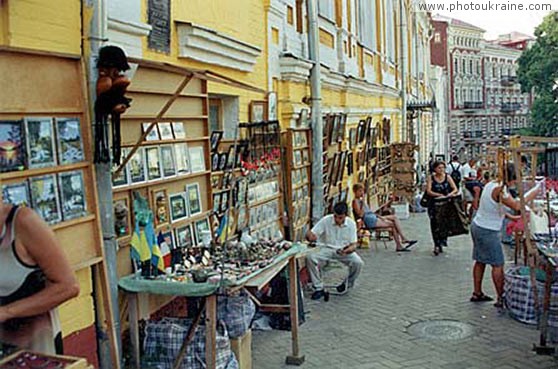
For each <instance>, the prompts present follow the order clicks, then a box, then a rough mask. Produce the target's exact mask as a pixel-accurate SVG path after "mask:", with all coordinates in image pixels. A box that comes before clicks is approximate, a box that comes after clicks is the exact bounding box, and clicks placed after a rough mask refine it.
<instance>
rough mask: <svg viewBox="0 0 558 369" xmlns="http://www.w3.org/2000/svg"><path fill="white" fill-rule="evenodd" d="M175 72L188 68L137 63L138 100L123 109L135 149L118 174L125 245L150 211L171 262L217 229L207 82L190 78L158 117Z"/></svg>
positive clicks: (118, 221)
mask: <svg viewBox="0 0 558 369" xmlns="http://www.w3.org/2000/svg"><path fill="white" fill-rule="evenodd" d="M140 64H141V63H140ZM170 80H173V81H177V84H178V83H179V82H180V81H182V80H183V76H182V75H180V74H178V73H176V74H175V73H168V72H166V71H163V70H160V69H157V68H155V67H153V66H151V65H140V67H139V68H138V70H137V71H136V73H135V75H134V78H133V80H132V83H131V84H130V86H129V87H128V89H127V91H128V92H127V95H129V96H130V97H131V98H133V101H134V104H132V106H131V107H130V109H128V110H127V111H126V113H125V114H123V115H122V117H121V119H122V124H121V126H122V128H121V129H122V133H121V135H122V148H123V150H122V155H123V158H127V157H128V155H129V153H130V152H132V151H135V152H134V154H133V155H132V156H131V157H130V159H129V160H128V161H127V163H126V165H125V166H124V167H123V168H122V171H121V172H120V173H118V175H113V178H112V181H113V183H112V184H113V211H114V221H115V233H116V237H117V239H118V243H119V245H120V247H121V249H122V250H121V251H119V252H124V253H126V252H129V247H130V244H131V242H132V240H133V239H134V236H135V235H136V233H137V232H142V231H143V230H144V228H145V227H146V226H148V225H146V222H144V221H143V220H142V217H143V216H144V214H145V213H146V212H147V213H150V214H151V215H150V216H149V219H150V221H149V222H148V224H150V225H152V227H153V231H154V234H155V237H156V241H157V244H158V246H159V248H160V249H161V253H162V254H163V259H164V264H165V267H172V266H174V262H173V260H174V261H175V262H176V261H178V259H182V258H183V257H185V256H186V255H188V254H189V253H190V252H191V251H192V250H193V249H198V248H199V246H201V245H200V243H201V242H202V239H204V237H205V236H206V235H207V234H208V232H209V234H210V235H211V230H212V228H211V227H210V225H211V223H210V216H211V213H212V205H213V204H212V198H213V193H212V183H211V169H212V161H211V153H212V150H211V149H212V144H213V142H212V141H210V132H209V123H208V95H207V82H206V81H204V80H201V79H196V78H194V79H192V80H191V81H190V82H189V83H188V85H187V86H186V88H185V89H184V90H183V91H182V92H181V93H180V94H179V96H178V97H176V100H175V102H174V103H173V105H172V108H171V109H170V110H169V111H168V112H167V114H166V115H165V116H163V118H161V119H159V120H156V117H157V115H158V114H159V110H158V109H160V107H162V106H164V105H165V103H167V102H168V101H169V99H172V98H173V95H174V88H175V87H172V86H175V85H173V83H168V82H169V81H170ZM154 92H156V93H154ZM153 122H155V124H153ZM151 126H153V127H152V129H151V130H150V131H149V132H148V133H147V135H146V136H145V137H144V138H143V140H141V139H142V137H143V136H144V134H145V133H146V132H147V130H148V129H149V127H151ZM212 139H213V138H212ZM121 162H124V160H122V161H121ZM115 169H116V168H115ZM144 204H145V205H144ZM140 205H141V206H142V207H141V208H138V207H139V206H140ZM143 206H147V209H144V208H143ZM138 214H139V215H138ZM130 268H131V265H130ZM131 271H132V270H128V271H127V273H129V272H131Z"/></svg>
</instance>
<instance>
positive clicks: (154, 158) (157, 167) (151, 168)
mask: <svg viewBox="0 0 558 369" xmlns="http://www.w3.org/2000/svg"><path fill="white" fill-rule="evenodd" d="M145 157H146V162H147V179H148V180H149V181H154V180H157V179H161V177H162V174H161V158H160V156H159V148H158V147H157V146H152V147H148V148H146V149H145Z"/></svg>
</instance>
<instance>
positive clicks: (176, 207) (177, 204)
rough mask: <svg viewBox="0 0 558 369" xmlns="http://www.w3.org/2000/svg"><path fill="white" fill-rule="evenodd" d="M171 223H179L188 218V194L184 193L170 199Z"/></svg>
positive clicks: (173, 195) (171, 196) (176, 194)
mask: <svg viewBox="0 0 558 369" xmlns="http://www.w3.org/2000/svg"><path fill="white" fill-rule="evenodd" d="M169 205H170V215H171V222H177V221H179V220H182V219H186V218H187V217H188V208H187V206H186V194H185V193H184V192H180V193H175V194H172V195H170V197H169Z"/></svg>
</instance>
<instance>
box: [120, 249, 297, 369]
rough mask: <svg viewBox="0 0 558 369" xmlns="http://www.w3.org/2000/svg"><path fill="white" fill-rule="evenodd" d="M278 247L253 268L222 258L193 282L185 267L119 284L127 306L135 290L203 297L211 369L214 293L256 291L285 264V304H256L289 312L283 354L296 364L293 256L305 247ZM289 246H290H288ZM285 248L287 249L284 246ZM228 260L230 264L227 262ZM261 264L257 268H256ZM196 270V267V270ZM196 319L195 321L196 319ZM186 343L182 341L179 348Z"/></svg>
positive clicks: (133, 319)
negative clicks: (288, 335) (286, 349)
mask: <svg viewBox="0 0 558 369" xmlns="http://www.w3.org/2000/svg"><path fill="white" fill-rule="evenodd" d="M282 245H283V246H282V247H281V249H282V250H283V252H281V253H278V254H277V255H276V256H275V257H272V258H271V259H270V260H267V265H265V266H264V265H262V264H261V263H262V262H261V261H256V262H257V264H256V268H255V269H254V268H253V267H254V265H253V264H252V265H250V266H247V267H245V268H238V267H237V266H239V265H238V263H232V261H230V260H229V261H227V262H225V261H222V262H221V263H217V264H216V265H215V266H216V267H218V268H219V269H217V270H216V269H214V268H213V267H211V268H210V270H212V271H214V274H213V275H212V276H211V275H208V276H207V278H208V279H207V280H206V281H201V280H200V281H198V282H197V283H196V282H195V278H196V277H195V275H196V273H199V272H196V271H195V270H192V271H189V270H185V271H184V273H180V275H179V274H175V275H172V276H163V277H161V278H158V279H152V280H147V279H144V278H142V277H141V276H138V275H132V276H128V277H125V278H122V279H121V280H120V282H119V286H120V287H121V288H122V289H123V290H125V291H126V293H127V298H128V301H129V305H130V307H137V304H138V297H137V294H138V293H149V294H157V295H160V294H162V295H170V296H187V297H203V298H204V300H205V303H204V305H205V317H206V318H205V334H206V343H205V348H206V351H205V365H206V366H207V368H210V369H214V368H215V367H216V348H215V342H216V341H215V330H216V327H217V318H216V316H217V295H218V294H227V293H230V292H232V291H236V290H239V289H247V290H248V291H250V293H251V295H252V296H253V295H254V292H255V291H258V290H260V289H261V288H262V287H263V286H264V285H266V284H267V283H268V282H269V281H270V280H271V279H272V278H273V277H274V276H275V275H277V274H278V273H279V272H280V271H281V270H282V269H283V268H285V267H286V266H288V269H289V281H290V283H289V301H290V303H289V305H281V306H277V305H273V306H268V305H265V304H259V306H260V308H263V309H265V310H266V311H276V312H285V311H288V312H289V313H290V320H291V341H292V354H291V355H289V356H287V359H286V361H287V363H288V364H296V365H300V364H302V363H303V362H304V356H301V355H300V350H299V343H298V321H299V320H298V297H297V286H298V269H297V265H296V257H297V255H298V254H300V253H302V252H304V249H305V246H303V245H300V244H299V245H291V244H290V243H283V244H282ZM291 246H292V247H291ZM287 247H288V248H287ZM231 263H232V264H233V265H234V266H233V265H231ZM260 265H261V267H260ZM198 270H199V269H198ZM136 311H137V310H136V309H135V308H130V313H129V314H130V317H129V319H130V324H131V326H130V333H131V342H132V348H133V349H132V356H133V365H134V367H135V368H140V359H139V357H140V355H139V352H140V350H139V347H140V346H139V329H138V325H137V321H138V316H137V314H136V313H135V312H136ZM196 321H198V322H199V319H197V320H196ZM187 344H188V342H187V341H185V342H184V346H183V348H184V347H185V346H186V345H187ZM180 352H181V355H179V356H178V357H177V358H176V359H175V364H174V367H175V368H179V367H180V365H181V362H182V360H183V359H184V354H185V350H184V349H181V350H180Z"/></svg>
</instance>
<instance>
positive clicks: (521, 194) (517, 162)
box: [512, 150, 539, 315]
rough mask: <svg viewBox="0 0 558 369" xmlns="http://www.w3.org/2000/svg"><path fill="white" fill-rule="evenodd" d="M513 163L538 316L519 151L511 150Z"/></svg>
mask: <svg viewBox="0 0 558 369" xmlns="http://www.w3.org/2000/svg"><path fill="white" fill-rule="evenodd" d="M512 153H513V161H514V164H515V175H516V177H517V183H518V186H517V191H518V193H519V203H520V206H521V208H520V209H519V212H520V214H521V220H522V221H523V227H524V229H523V235H524V238H525V244H526V248H527V260H529V270H530V276H531V286H532V288H533V297H534V299H535V301H534V305H535V312H536V313H537V315H538V311H539V293H538V291H537V281H536V278H535V268H536V267H537V250H536V248H535V247H534V246H533V244H532V243H531V231H530V229H529V222H528V220H527V214H526V210H525V205H526V204H525V191H523V181H522V177H521V168H520V165H521V154H520V152H519V150H513V152H512Z"/></svg>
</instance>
